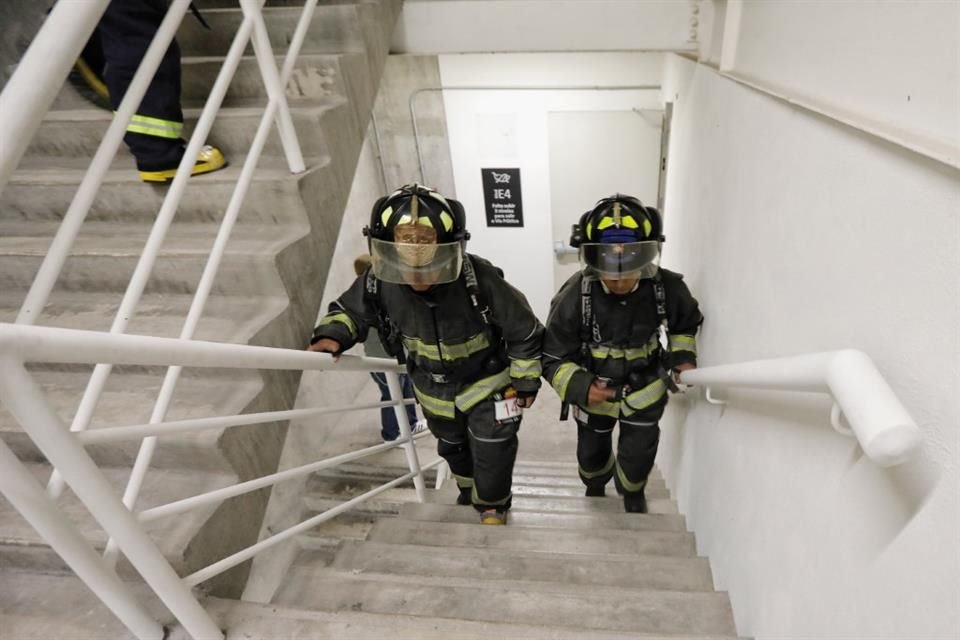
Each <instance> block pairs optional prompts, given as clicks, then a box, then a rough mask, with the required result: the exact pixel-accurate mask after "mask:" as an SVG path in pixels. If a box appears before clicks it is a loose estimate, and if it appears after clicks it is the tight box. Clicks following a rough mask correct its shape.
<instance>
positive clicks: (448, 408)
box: [413, 385, 457, 420]
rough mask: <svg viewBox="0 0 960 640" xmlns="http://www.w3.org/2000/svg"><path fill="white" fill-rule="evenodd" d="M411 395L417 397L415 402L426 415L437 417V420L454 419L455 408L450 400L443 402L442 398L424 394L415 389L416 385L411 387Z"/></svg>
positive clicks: (455, 414)
mask: <svg viewBox="0 0 960 640" xmlns="http://www.w3.org/2000/svg"><path fill="white" fill-rule="evenodd" d="M413 393H414V395H415V396H417V401H418V402H419V403H420V406H421V407H423V410H424V411H425V412H426V413H429V414H430V415H432V416H437V417H438V418H447V419H449V420H454V419H456V417H457V408H456V406H455V405H454V404H453V402H451V401H450V400H444V399H443V398H437V397H434V396H431V395H430V394H427V393H424V392H423V391H421V390H420V389H418V388H417V385H413Z"/></svg>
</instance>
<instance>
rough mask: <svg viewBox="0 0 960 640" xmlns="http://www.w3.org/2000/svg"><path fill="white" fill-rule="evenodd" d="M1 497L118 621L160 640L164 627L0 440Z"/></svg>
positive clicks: (147, 638)
mask: <svg viewBox="0 0 960 640" xmlns="http://www.w3.org/2000/svg"><path fill="white" fill-rule="evenodd" d="M0 469H2V470H3V472H2V475H3V483H2V489H3V495H4V496H5V497H6V498H7V500H9V501H10V504H12V505H13V506H14V508H15V509H16V510H17V511H19V512H20V513H21V514H22V515H23V517H24V518H25V519H26V521H27V522H29V523H30V526H32V527H33V528H34V529H36V530H37V531H38V532H39V533H40V535H41V536H43V539H44V540H46V541H47V543H48V544H49V545H50V547H51V548H52V549H53V550H54V551H56V552H57V554H58V555H59V556H60V557H61V558H63V559H64V561H65V562H66V563H67V566H69V567H70V568H71V569H72V570H73V571H74V573H76V574H77V577H79V578H80V579H81V580H82V581H83V583H84V584H86V585H87V586H88V587H89V588H90V590H91V591H93V593H94V594H96V596H97V597H98V598H100V600H101V601H102V602H103V603H104V604H105V605H106V606H107V608H108V609H110V611H112V612H113V614H114V615H116V616H117V618H119V619H120V621H121V622H123V623H124V624H125V625H126V626H127V628H128V629H130V630H131V631H132V632H133V634H134V635H135V636H137V637H138V638H141V639H142V640H161V638H163V636H164V633H163V627H162V626H160V623H158V622H157V621H156V620H154V619H153V618H152V617H150V613H149V612H148V611H147V610H146V608H145V607H144V606H143V605H142V604H140V603H139V602H137V600H136V598H134V597H133V594H132V593H131V592H130V589H129V588H128V587H127V585H125V584H123V582H122V581H121V580H120V578H118V577H117V574H115V573H113V572H112V571H110V570H109V569H107V567H105V566H104V564H103V560H102V559H101V558H100V556H99V554H97V552H96V551H94V550H93V548H92V547H91V546H90V545H89V544H88V543H87V541H86V540H84V539H83V536H82V535H80V533H79V532H78V531H77V528H76V527H74V526H73V523H72V522H70V519H69V518H67V517H66V516H65V515H63V513H62V512H61V511H60V510H59V509H57V505H56V504H55V503H54V502H53V500H51V499H50V497H49V496H48V495H47V494H46V493H45V492H44V490H43V488H42V487H41V486H40V485H39V484H38V483H37V481H36V479H35V478H34V477H33V474H31V473H30V472H29V471H28V470H27V469H26V468H24V466H23V465H22V464H20V459H19V458H17V456H16V455H14V453H13V452H12V451H10V448H9V447H8V446H7V443H6V442H4V441H3V439H0Z"/></svg>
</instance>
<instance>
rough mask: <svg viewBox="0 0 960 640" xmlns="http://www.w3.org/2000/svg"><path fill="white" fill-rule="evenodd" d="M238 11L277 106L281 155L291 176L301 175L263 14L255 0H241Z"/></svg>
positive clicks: (300, 158) (294, 133) (299, 157)
mask: <svg viewBox="0 0 960 640" xmlns="http://www.w3.org/2000/svg"><path fill="white" fill-rule="evenodd" d="M240 7H241V9H242V10H243V14H244V15H245V16H246V17H247V19H250V20H253V52H254V55H255V57H256V59H257V65H258V66H259V67H260V75H261V76H263V85H264V87H265V88H266V90H267V95H268V96H269V97H270V101H271V102H276V103H277V106H278V109H277V131H278V133H279V134H280V142H281V143H282V146H283V153H284V155H285V156H286V158H287V166H288V167H289V168H290V173H303V172H304V170H306V168H307V167H306V164H305V163H304V161H303V153H302V152H301V151H300V140H299V139H298V138H297V131H296V129H294V127H293V118H292V117H291V115H290V107H289V105H288V104H287V96H286V84H285V83H283V82H282V80H281V78H280V74H279V73H278V72H277V59H276V58H275V57H274V55H273V47H272V46H270V36H269V34H268V33H267V25H266V24H264V22H263V14H262V13H261V11H260V7H258V6H257V2H256V0H240Z"/></svg>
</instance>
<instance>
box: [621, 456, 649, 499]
mask: <svg viewBox="0 0 960 640" xmlns="http://www.w3.org/2000/svg"><path fill="white" fill-rule="evenodd" d="M617 478H618V479H619V480H620V486H622V487H623V489H624V490H625V491H629V492H630V493H636V492H637V491H641V490H642V489H643V488H644V487H645V486H647V479H646V478H644V479H643V480H641V481H640V482H631V481H630V480H628V479H627V474H626V473H624V472H623V469H621V468H620V463H619V462H618V463H617Z"/></svg>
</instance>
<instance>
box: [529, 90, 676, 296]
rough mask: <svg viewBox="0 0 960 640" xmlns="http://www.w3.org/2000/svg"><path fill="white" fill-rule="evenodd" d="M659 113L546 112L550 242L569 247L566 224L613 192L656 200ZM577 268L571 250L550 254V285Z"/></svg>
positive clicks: (646, 201) (556, 285) (648, 201)
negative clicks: (567, 252)
mask: <svg viewBox="0 0 960 640" xmlns="http://www.w3.org/2000/svg"><path fill="white" fill-rule="evenodd" d="M662 121H663V112H662V111H654V110H647V109H642V110H641V109H638V110H632V111H554V112H551V113H549V115H548V120H547V122H548V128H549V145H550V149H549V157H550V206H551V209H552V211H551V216H552V222H553V237H552V238H551V244H553V243H556V242H562V245H563V247H568V246H569V245H568V241H569V239H570V227H571V225H573V224H574V223H575V222H577V220H579V219H580V216H581V215H582V214H583V212H584V211H586V210H588V209H591V208H592V207H593V205H594V203H596V201H597V200H599V199H600V198H604V197H606V196H609V195H612V194H614V193H623V194H628V195H632V196H635V197H637V198H639V199H640V201H641V202H643V203H644V204H648V205H652V206H656V205H657V191H658V188H659V184H658V183H659V174H660V133H661V123H662ZM577 268H578V264H577V255H576V253H575V252H572V251H571V253H569V254H567V255H563V256H559V257H558V256H557V255H556V254H554V268H553V277H554V290H557V289H559V288H560V286H561V285H562V284H563V283H564V282H566V280H567V278H569V277H570V276H571V275H572V274H573V273H574V272H575V271H576V270H577Z"/></svg>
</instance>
